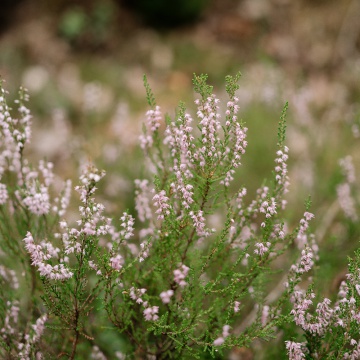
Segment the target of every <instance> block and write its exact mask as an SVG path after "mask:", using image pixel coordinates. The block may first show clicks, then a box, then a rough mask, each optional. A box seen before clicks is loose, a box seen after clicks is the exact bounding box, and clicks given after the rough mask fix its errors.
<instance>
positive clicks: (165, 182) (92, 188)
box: [0, 74, 360, 359]
mask: <svg viewBox="0 0 360 360" xmlns="http://www.w3.org/2000/svg"><path fill="white" fill-rule="evenodd" d="M239 78H240V74H237V75H235V76H227V77H226V92H227V95H228V100H227V102H226V104H224V108H223V109H222V108H221V103H220V100H219V99H218V98H217V97H216V95H214V94H213V88H212V87H211V86H210V85H208V84H207V76H206V75H199V76H197V75H195V76H194V80H193V82H194V90H195V92H196V93H197V99H196V100H195V105H196V113H195V116H193V115H191V112H188V111H187V109H186V107H185V104H184V103H180V104H179V106H178V108H177V111H176V114H175V117H174V118H173V119H172V118H171V117H170V116H169V115H165V116H163V114H162V112H161V108H160V107H159V106H158V105H157V103H156V101H155V97H154V95H153V93H152V91H151V89H150V86H149V84H148V82H147V79H146V77H145V78H144V84H145V89H146V93H147V100H148V103H149V106H150V110H149V111H148V112H147V113H146V121H145V124H144V126H143V133H142V135H141V136H140V146H141V148H142V149H143V151H144V156H145V162H144V169H143V170H144V171H143V172H144V177H143V178H141V179H136V180H135V182H134V185H135V194H134V196H135V201H134V209H135V210H136V212H134V213H132V212H131V211H129V210H127V211H124V212H123V213H122V214H111V213H107V210H106V208H105V206H104V205H103V204H102V203H100V202H99V201H98V200H97V199H96V198H95V194H96V191H97V186H98V183H100V182H101V180H102V178H103V177H104V176H105V171H101V170H98V169H96V167H95V166H94V165H92V164H88V165H84V166H83V168H82V173H81V175H80V177H79V184H78V185H77V186H76V187H75V191H76V193H77V198H76V199H77V201H79V202H80V203H79V206H78V211H77V215H76V216H71V215H70V213H68V212H67V208H68V206H69V203H70V195H71V188H72V184H71V181H69V180H67V181H63V180H60V179H59V178H58V177H57V176H55V175H54V173H53V165H52V163H50V162H47V161H44V160H41V161H40V162H39V165H38V166H35V165H33V164H32V163H31V161H30V160H28V158H27V156H26V151H25V150H24V149H25V145H26V144H27V143H28V142H29V141H30V135H31V127H30V125H31V115H30V111H29V110H28V108H27V107H26V105H25V104H26V100H27V95H26V92H25V90H23V89H22V90H21V91H20V96H19V100H18V101H17V105H18V112H19V118H18V119H17V118H15V117H14V116H13V113H12V111H11V109H10V108H9V106H8V104H7V102H6V97H7V96H6V92H5V90H4V89H3V87H2V85H1V94H0V125H1V126H0V134H1V135H0V136H1V144H0V146H1V153H0V246H1V253H0V258H1V263H0V282H1V287H0V333H1V337H0V355H1V357H2V358H4V359H40V358H43V359H53V358H68V359H82V358H84V359H87V358H93V359H106V358H109V359H115V358H118V359H125V358H128V359H132V358H136V359H193V358H199V359H200V358H208V357H213V358H224V357H226V356H227V354H229V351H230V350H231V349H235V348H239V347H251V346H252V345H253V343H254V342H255V341H264V340H265V341H270V342H271V341H273V342H274V343H275V341H276V337H279V334H282V335H281V336H282V338H284V342H283V344H282V347H281V348H282V349H283V351H282V353H283V354H286V353H287V354H288V357H289V359H316V358H318V359H321V358H334V359H335V358H349V359H356V358H358V356H359V353H360V348H359V347H358V342H359V336H358V334H359V330H360V329H359V321H360V320H359V319H360V313H359V312H358V310H357V308H358V303H359V301H360V285H359V283H358V280H357V279H358V277H359V266H360V263H359V262H360V253H359V252H356V254H355V257H354V259H353V260H351V261H350V263H349V274H348V275H347V276H346V278H345V279H344V282H343V283H342V284H341V286H340V289H339V293H338V298H337V300H336V301H335V304H334V306H331V301H330V300H329V299H327V298H324V299H322V300H319V301H318V303H317V305H315V302H316V301H315V298H316V296H317V295H316V289H315V285H314V283H313V278H312V275H313V271H314V267H315V265H316V263H317V261H318V258H319V247H318V245H317V243H316V238H315V236H314V234H313V233H312V232H311V229H310V222H311V220H312V219H313V218H314V214H313V213H312V212H311V199H310V198H308V199H307V200H306V201H305V206H304V210H303V216H302V217H301V219H299V222H298V224H297V225H296V224H295V225H293V224H291V223H289V220H288V218H287V206H288V204H287V201H286V194H287V192H288V191H289V185H290V183H289V178H288V157H289V148H288V145H287V144H286V111H287V104H286V105H285V106H284V109H283V112H282V114H281V117H280V121H279V126H278V143H277V147H278V148H277V150H276V151H274V159H275V161H274V170H273V173H272V174H269V179H270V180H268V181H266V180H264V182H263V184H262V185H261V187H260V188H259V189H258V190H257V191H256V193H255V194H253V195H251V194H248V192H247V189H246V184H242V183H240V180H239V174H240V175H241V161H242V159H243V157H244V156H245V155H246V153H245V152H246V148H247V140H246V139H247V131H248V129H247V127H246V125H245V123H244V122H243V121H242V120H240V119H239V118H238V113H239V104H238V102H239V99H238V98H237V96H236V91H237V90H238V88H239V85H238V81H239ZM164 120H165V121H164ZM340 164H341V167H342V169H343V173H344V181H343V183H342V184H339V185H338V188H337V193H338V195H339V198H340V205H341V207H342V209H343V210H344V214H345V216H346V217H347V218H348V219H349V221H353V222H354V221H356V219H357V212H358V209H357V206H358V196H357V195H354V194H353V193H356V191H357V189H356V186H355V184H356V180H355V170H354V167H353V165H352V162H351V158H349V157H347V158H344V159H343V160H341V161H340ZM352 192H353V193H352ZM294 253H295V257H294V259H295V260H294V262H293V264H292V263H291V261H288V259H287V257H290V258H291V257H293V256H294ZM285 254H287V256H284V255H285ZM276 264H277V265H276ZM279 264H281V273H280V274H279V270H276V269H279ZM279 275H280V277H282V280H280V290H279V291H278V293H277V294H276V296H270V295H269V294H270V292H271V286H272V285H273V284H274V283H275V281H279ZM283 283H284V284H283ZM320 297H321V294H319V295H318V296H317V298H320ZM104 331H106V334H108V335H107V336H109V337H110V339H111V346H109V341H107V340H106V339H104V337H103V336H102V333H103V332H104ZM285 340H286V342H285ZM280 352H281V351H279V353H280Z"/></svg>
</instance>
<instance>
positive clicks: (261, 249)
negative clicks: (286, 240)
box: [254, 242, 271, 256]
mask: <svg viewBox="0 0 360 360" xmlns="http://www.w3.org/2000/svg"><path fill="white" fill-rule="evenodd" d="M270 246H271V243H269V242H266V243H265V244H264V243H256V244H255V247H256V249H255V250H254V253H255V254H257V255H260V256H263V255H264V254H266V253H267V252H268V251H269V248H270Z"/></svg>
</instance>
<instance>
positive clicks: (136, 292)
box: [130, 287, 146, 304]
mask: <svg viewBox="0 0 360 360" xmlns="http://www.w3.org/2000/svg"><path fill="white" fill-rule="evenodd" d="M145 293H146V289H135V288H134V287H132V288H131V289H130V298H131V299H132V300H134V301H136V302H137V303H138V304H141V303H143V302H144V301H143V299H142V298H141V297H142V296H143V295H144V294H145Z"/></svg>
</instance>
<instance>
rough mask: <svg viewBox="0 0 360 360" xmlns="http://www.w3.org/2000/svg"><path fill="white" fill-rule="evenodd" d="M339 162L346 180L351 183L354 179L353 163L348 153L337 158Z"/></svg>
mask: <svg viewBox="0 0 360 360" xmlns="http://www.w3.org/2000/svg"><path fill="white" fill-rule="evenodd" d="M339 164H340V166H341V170H342V172H343V174H344V175H345V177H346V182H347V183H349V184H353V183H355V181H356V177H355V168H354V164H353V160H352V157H351V156H350V155H348V156H346V157H344V158H343V159H340V160H339Z"/></svg>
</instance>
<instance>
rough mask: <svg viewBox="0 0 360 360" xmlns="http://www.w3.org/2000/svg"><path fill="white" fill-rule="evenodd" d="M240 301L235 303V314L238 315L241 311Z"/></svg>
mask: <svg viewBox="0 0 360 360" xmlns="http://www.w3.org/2000/svg"><path fill="white" fill-rule="evenodd" d="M240 304H241V302H240V301H234V313H237V312H239V311H240Z"/></svg>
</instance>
